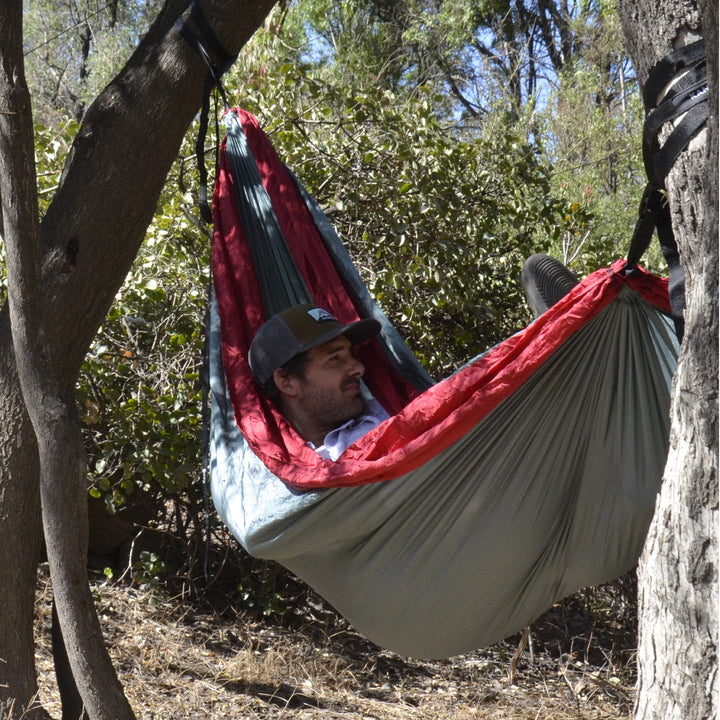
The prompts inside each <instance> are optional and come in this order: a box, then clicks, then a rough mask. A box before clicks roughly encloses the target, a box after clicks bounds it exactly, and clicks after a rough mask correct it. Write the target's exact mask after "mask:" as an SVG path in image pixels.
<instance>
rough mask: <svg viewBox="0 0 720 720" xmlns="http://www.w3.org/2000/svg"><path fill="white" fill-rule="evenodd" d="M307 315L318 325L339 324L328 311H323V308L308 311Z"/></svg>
mask: <svg viewBox="0 0 720 720" xmlns="http://www.w3.org/2000/svg"><path fill="white" fill-rule="evenodd" d="M307 314H308V315H309V316H310V317H311V318H312V319H313V320H314V321H315V322H318V323H324V322H337V320H335V318H334V317H333V316H332V315H331V314H330V313H329V312H328V311H327V310H323V309H322V308H312V309H311V310H308V311H307Z"/></svg>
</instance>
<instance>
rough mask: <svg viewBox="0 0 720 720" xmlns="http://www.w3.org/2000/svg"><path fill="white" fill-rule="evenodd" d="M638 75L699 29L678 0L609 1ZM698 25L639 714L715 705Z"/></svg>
mask: <svg viewBox="0 0 720 720" xmlns="http://www.w3.org/2000/svg"><path fill="white" fill-rule="evenodd" d="M619 6H620V14H621V19H622V22H623V29H624V32H625V38H626V43H627V46H628V49H629V51H630V55H631V56H632V58H633V62H634V64H635V68H636V71H637V73H638V77H639V79H640V81H641V82H642V83H644V82H645V81H646V79H647V77H648V72H649V70H650V68H651V67H652V66H653V65H654V64H655V63H656V62H657V61H658V60H660V59H661V58H662V57H664V56H665V55H666V54H668V53H669V52H670V51H671V50H673V49H674V48H677V47H679V46H681V45H686V44H688V43H689V42H691V41H692V40H693V39H694V37H693V35H695V37H697V35H699V34H700V27H701V17H700V12H699V10H698V8H697V7H696V6H695V5H694V4H693V3H691V2H689V1H688V0H684V2H678V0H620V3H619ZM701 9H702V12H703V18H702V21H703V22H702V25H703V27H704V29H705V32H704V33H703V34H704V37H705V39H706V43H707V48H706V55H707V58H708V61H709V70H708V80H709V84H710V91H711V95H710V101H709V108H710V112H711V117H710V119H709V121H708V123H707V126H706V129H705V130H703V131H702V132H701V133H700V134H699V135H698V136H696V138H695V139H694V140H693V141H692V142H691V143H690V144H689V146H688V148H687V149H686V151H685V152H683V154H682V155H681V156H680V157H679V159H678V161H677V162H676V163H675V165H674V167H673V169H672V170H671V171H670V173H669V175H668V178H667V180H666V187H667V191H668V197H669V200H670V209H671V215H672V224H673V230H674V233H675V238H676V240H677V241H678V246H679V249H680V256H681V262H682V265H683V267H684V269H685V277H686V310H685V338H684V341H683V344H682V349H681V354H680V359H679V364H678V371H677V375H676V378H675V385H674V390H673V403H672V410H671V413H672V426H671V437H670V453H669V456H668V462H667V466H666V469H665V478H664V483H663V487H662V490H661V493H660V496H659V499H658V503H657V507H656V512H655V517H654V520H653V523H652V525H651V527H650V531H649V534H648V538H647V542H646V545H645V550H644V553H643V556H642V558H641V561H640V566H639V627H640V636H639V646H638V671H639V683H638V700H637V704H636V707H635V717H636V718H642V720H650V719H653V720H672V719H673V718H677V720H695V719H700V718H715V717H717V713H718V690H719V688H718V667H717V661H718V657H717V651H718V602H717V583H718V544H717V530H718V486H717V482H718V478H717V462H718V384H717V383H718V294H717V289H718V215H717V197H718V175H717V167H718V156H717V102H718V95H717V53H718V44H717V4H716V2H713V0H708V2H706V3H705V7H703V8H701Z"/></svg>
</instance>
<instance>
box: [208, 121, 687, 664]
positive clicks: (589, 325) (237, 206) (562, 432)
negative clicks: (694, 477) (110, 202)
mask: <svg viewBox="0 0 720 720" xmlns="http://www.w3.org/2000/svg"><path fill="white" fill-rule="evenodd" d="M227 126H228V136H227V139H226V143H225V144H224V145H223V148H222V151H221V156H220V166H219V174H218V180H217V184H216V188H215V195H214V216H215V217H214V219H215V233H214V243H213V274H214V284H215V294H216V302H215V305H214V315H213V322H214V324H213V331H212V333H211V353H212V368H211V377H212V390H213V413H212V417H213V419H212V458H211V487H212V493H213V498H214V501H215V504H216V507H217V509H218V512H219V514H220V516H221V517H222V519H223V520H224V521H225V523H226V524H227V525H228V526H229V527H230V529H231V530H232V531H233V533H234V534H235V535H236V537H238V539H239V540H240V542H241V543H242V544H243V545H244V546H245V547H246V548H247V549H248V551H249V552H251V553H253V554H255V555H257V556H260V557H265V558H272V559H275V560H278V561H280V562H281V563H283V564H285V565H286V566H287V567H289V568H290V569H291V570H293V571H294V572H295V573H296V574H298V575H299V576H300V577H302V578H303V579H305V580H306V581H307V582H308V583H309V584H310V585H312V586H313V587H315V589H316V590H318V592H320V594H322V595H324V596H325V597H326V599H328V600H329V601H330V602H331V603H332V604H333V605H335V607H336V608H337V609H338V610H339V611H340V612H342V613H343V614H344V615H345V616H346V617H347V618H348V619H349V620H350V621H351V622H353V623H354V624H355V625H356V627H357V628H358V629H359V630H360V631H361V632H364V633H365V634H366V635H367V636H368V637H369V638H370V639H371V640H374V641H375V642H377V643H378V644H380V645H383V646H385V647H388V648H390V649H392V650H395V651H397V652H400V653H403V654H407V655H415V656H432V657H442V656H449V655H454V654H457V653H460V652H464V651H467V650H470V649H472V648H475V647H479V646H482V645H487V644H489V643H492V642H494V641H497V640H500V639H502V638H504V637H506V636H508V635H510V634H512V633H513V632H515V631H517V630H519V629H520V628H522V627H524V626H526V625H527V624H529V623H530V622H531V621H532V620H533V619H534V618H535V617H537V616H538V615H539V614H541V613H542V612H543V611H544V610H545V609H546V608H548V607H549V606H550V605H551V604H552V603H553V602H554V601H556V600H558V599H559V598H561V597H563V596H565V595H567V594H569V593H572V592H574V591H576V590H578V589H579V588H581V587H583V586H586V585H591V584H595V583H599V582H602V581H605V580H609V579H611V578H613V577H616V576H618V575H619V574H621V573H622V572H624V571H626V570H627V569H629V568H631V567H632V566H633V565H634V564H635V562H636V560H637V557H638V556H639V553H640V550H641V548H642V544H643V541H644V537H645V533H646V531H647V527H648V525H649V522H650V518H651V515H652V511H653V506H654V500H655V495H656V493H657V490H658V488H659V485H660V481H661V477H662V471H663V466H664V462H665V458H666V454H667V442H668V432H669V420H668V408H669V397H670V383H671V379H672V375H673V373H674V370H675V365H676V353H677V339H676V337H675V335H674V331H673V329H672V325H671V323H670V322H669V321H668V318H667V313H668V311H669V302H668V294H667V282H666V281H665V280H661V279H659V278H656V277H654V276H652V275H649V274H647V273H645V272H643V271H642V270H637V271H635V272H634V273H632V274H631V276H629V277H628V276H626V274H625V273H624V272H623V270H624V268H625V263H624V262H623V261H618V262H616V263H615V264H614V265H613V266H612V267H610V268H605V269H602V270H598V271H597V272H595V273H593V274H592V275H590V276H589V277H588V278H586V279H585V280H583V281H582V282H581V283H580V284H579V285H577V286H576V287H575V288H574V289H573V290H572V291H571V292H570V293H569V294H568V295H567V296H566V297H565V298H563V299H562V300H561V301H560V302H559V303H557V304H556V305H555V306H553V307H552V308H551V309H550V310H548V311H547V312H546V313H545V314H543V315H542V316H541V317H540V318H538V319H537V320H536V321H535V322H534V323H532V324H531V325H530V326H528V327H527V328H525V329H524V330H523V331H521V332H519V333H517V334H516V335H514V336H512V337H511V338H509V339H508V340H506V341H504V342H503V343H501V344H499V345H498V346H496V347H494V348H492V349H491V350H490V351H488V352H487V353H486V354H484V355H483V356H481V357H479V358H477V359H476V360H474V361H473V362H471V363H469V364H468V365H467V366H465V367H463V368H462V369H461V370H459V371H458V372H456V373H455V374H453V375H452V376H451V377H449V378H446V379H445V380H442V381H440V382H438V383H435V384H432V383H431V382H430V380H429V378H428V377H427V376H426V375H425V374H424V372H423V371H422V368H420V366H419V365H418V364H417V363H416V362H415V361H414V359H413V358H412V357H411V355H410V353H409V351H408V350H407V347H406V346H405V345H404V343H403V342H402V340H401V339H400V338H399V336H398V335H397V333H396V332H395V331H394V329H393V328H392V326H391V324H390V323H389V322H388V320H387V318H386V317H385V316H384V315H383V314H382V313H381V311H380V310H379V308H378V307H377V306H376V305H375V303H374V302H373V301H372V299H371V298H370V296H369V295H368V294H367V291H366V290H365V288H364V287H363V285H362V283H361V281H360V279H359V276H358V275H357V272H356V270H355V269H354V267H353V266H352V263H350V261H349V258H348V257H347V253H346V252H345V250H344V248H343V247H342V244H341V243H340V241H339V239H338V238H337V236H336V235H335V234H334V232H333V231H332V228H331V227H330V225H329V223H328V222H327V219H326V218H325V217H324V216H323V215H322V213H321V212H320V210H319V208H318V207H317V206H316V205H315V204H314V202H313V201H312V199H311V198H310V197H309V196H308V195H307V193H305V191H304V190H303V188H302V187H301V186H300V185H299V183H298V182H297V180H296V179H295V178H294V177H293V176H292V174H291V173H290V172H289V171H288V170H287V168H285V166H284V165H283V164H282V163H281V161H280V160H279V158H278V157H277V155H276V153H275V151H274V150H273V148H272V146H271V145H270V142H269V140H268V138H267V137H266V136H265V134H264V133H263V132H262V130H261V129H260V128H259V127H258V124H257V122H256V120H255V118H254V117H252V116H251V115H250V114H248V113H246V112H244V111H241V110H236V111H232V112H230V113H228V116H227ZM301 301H312V302H314V303H315V304H317V305H320V306H322V307H325V308H327V309H328V310H330V312H332V313H333V314H334V315H335V316H336V317H337V318H338V319H339V320H340V321H341V322H350V321H352V320H355V319H358V318H359V317H364V316H373V317H376V318H377V319H379V320H380V321H381V323H382V325H383V332H382V334H381V336H380V338H379V340H378V341H372V342H370V343H366V344H364V345H363V346H361V347H359V348H358V351H359V353H361V355H360V359H361V360H362V362H363V363H364V365H365V367H366V376H365V380H366V383H367V385H368V388H369V389H370V391H371V392H372V393H373V394H374V395H375V397H377V398H378V400H380V402H381V403H382V404H383V405H384V406H385V407H386V408H387V409H388V410H389V411H390V412H391V415H392V417H391V418H390V419H389V420H387V421H385V422H384V423H382V424H381V425H379V426H378V427H377V428H375V429H374V430H373V431H371V432H370V433H368V434H367V435H366V436H364V437H363V438H361V439H360V440H359V441H357V442H356V443H355V444H354V445H352V446H351V447H350V448H348V450H346V452H345V453H344V454H343V455H342V456H341V457H340V458H339V459H338V460H337V461H336V462H332V461H329V460H322V459H321V458H320V457H319V456H318V455H317V454H316V453H315V452H314V451H313V450H311V449H310V448H309V447H308V446H306V444H305V443H304V442H303V440H302V438H300V437H299V436H298V435H297V434H296V433H295V431H294V430H293V429H292V428H291V427H290V425H289V424H288V423H287V422H286V421H285V420H284V418H283V417H282V416H281V415H280V414H279V413H278V412H277V410H276V409H275V408H274V407H273V405H272V403H271V402H270V401H269V400H267V399H266V398H265V397H264V396H263V395H262V393H261V392H260V391H259V389H258V388H257V387H256V385H255V383H254V381H253V379H252V375H251V373H250V369H249V366H248V363H247V350H248V347H249V344H250V340H251V339H252V337H253V334H254V333H255V331H256V330H257V329H258V327H259V326H260V325H261V324H262V323H263V321H264V320H265V318H266V317H268V316H269V315H270V314H272V313H273V312H277V311H278V310H280V309H282V308H283V307H286V306H288V305H290V304H293V303H296V302H301Z"/></svg>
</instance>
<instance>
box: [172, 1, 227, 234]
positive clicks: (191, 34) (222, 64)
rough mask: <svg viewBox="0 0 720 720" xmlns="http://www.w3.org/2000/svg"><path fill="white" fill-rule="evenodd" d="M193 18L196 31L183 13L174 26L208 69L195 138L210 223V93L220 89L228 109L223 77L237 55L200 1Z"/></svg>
mask: <svg viewBox="0 0 720 720" xmlns="http://www.w3.org/2000/svg"><path fill="white" fill-rule="evenodd" d="M190 17H191V18H192V20H193V23H194V24H195V28H196V29H195V30H192V29H191V28H190V27H189V26H188V25H187V24H186V23H185V21H184V20H183V18H182V15H181V16H180V17H179V18H178V19H177V21H176V23H175V27H176V28H177V30H178V32H179V33H180V34H181V35H182V36H183V38H184V39H185V41H186V42H187V43H188V45H190V47H191V48H192V49H193V50H195V52H196V53H197V54H198V55H199V56H200V57H201V58H202V59H203V60H204V61H205V64H206V65H207V66H208V70H209V74H208V77H207V80H206V81H205V91H204V93H203V101H202V108H201V110H200V128H199V130H198V136H197V140H196V141H195V153H196V155H197V160H198V172H199V174H200V185H199V189H198V204H199V206H200V214H201V216H202V219H203V220H204V221H205V222H206V223H211V222H212V212H211V211H210V203H209V202H208V194H207V185H208V182H207V177H208V173H207V167H206V166H205V138H206V136H207V128H208V118H209V116H210V95H211V93H212V91H213V89H217V91H218V92H219V93H220V96H221V97H222V100H223V103H224V105H225V109H226V110H228V109H229V108H230V105H229V104H228V101H227V97H226V95H225V89H224V88H223V86H222V83H221V82H220V78H221V77H222V75H223V74H224V73H225V72H226V71H227V70H228V68H229V67H230V66H231V65H232V64H233V63H234V62H235V60H236V57H237V56H236V55H233V54H231V53H229V52H228V51H227V50H225V48H224V47H223V45H222V43H221V42H220V41H219V40H218V38H217V35H215V33H214V32H213V29H212V28H211V27H210V24H209V23H208V21H207V19H206V18H205V16H204V15H203V13H202V10H201V9H200V5H199V4H198V2H197V0H192V2H191V3H190ZM213 57H215V58H217V62H215V61H214V60H213ZM218 136H219V132H218ZM216 152H217V149H216ZM216 165H217V162H216Z"/></svg>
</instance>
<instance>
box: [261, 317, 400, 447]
mask: <svg viewBox="0 0 720 720" xmlns="http://www.w3.org/2000/svg"><path fill="white" fill-rule="evenodd" d="M379 332H380V323H379V322H377V321H376V320H372V319H365V320H358V321H357V322H354V323H350V324H349V325H342V324H341V323H339V322H338V321H337V320H336V319H335V318H334V317H333V316H332V315H331V314H330V313H329V312H328V311H327V310H323V309H322V308H319V307H315V306H314V305H310V304H307V303H304V304H301V305H295V306H293V307H290V308H288V309H287V310H283V311H282V312H280V313H277V314H276V315H273V316H272V317H271V318H270V319H269V320H268V321H267V322H266V323H265V324H264V325H263V326H262V327H261V328H260V329H259V330H258V332H257V333H256V335H255V337H254V338H253V341H252V343H251V345H250V351H249V353H248V361H249V363H250V369H251V370H252V373H253V376H254V378H255V380H256V381H257V383H258V384H259V385H260V387H261V388H262V389H263V391H264V392H265V393H266V394H267V395H268V397H269V398H270V399H271V400H272V401H273V402H274V403H275V404H276V405H277V407H278V409H279V410H280V412H282V414H283V415H284V416H285V417H286V418H287V420H288V422H290V424H291V425H292V426H293V427H294V428H295V430H297V432H298V434H299V435H300V436H301V437H302V438H303V439H304V440H305V441H306V442H307V443H308V445H310V447H312V448H313V449H314V450H315V451H316V452H317V453H318V454H319V455H320V456H321V457H323V458H329V459H331V460H337V458H338V457H339V456H340V455H341V454H342V453H343V452H344V450H345V449H346V448H347V447H348V446H349V445H352V443H354V442H355V441H356V440H358V439H359V438H361V437H362V436H363V435H365V433H367V432H369V431H370V430H372V428H374V427H375V426H376V425H378V424H379V423H381V422H382V421H383V420H385V419H387V418H388V417H389V415H388V413H387V412H386V411H385V409H384V408H383V407H382V405H380V403H379V402H378V401H377V400H376V399H375V398H373V397H372V396H371V395H369V393H367V391H366V389H365V388H364V385H363V384H362V383H361V378H362V376H363V374H364V373H365V367H364V366H363V364H362V363H361V362H360V361H359V360H358V359H357V358H356V357H355V356H354V355H353V351H352V347H353V345H357V344H358V343H361V342H365V341H366V340H370V339H371V338H373V337H375V336H376V335H377V334H378V333H379Z"/></svg>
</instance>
